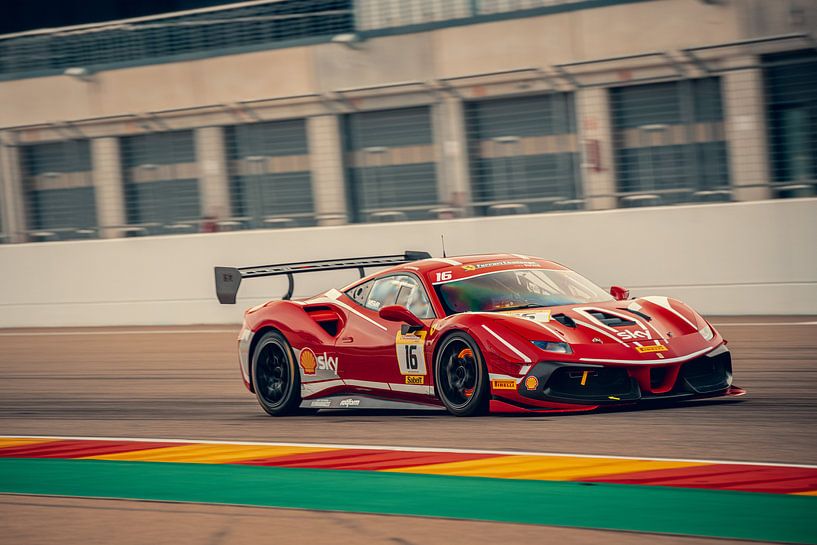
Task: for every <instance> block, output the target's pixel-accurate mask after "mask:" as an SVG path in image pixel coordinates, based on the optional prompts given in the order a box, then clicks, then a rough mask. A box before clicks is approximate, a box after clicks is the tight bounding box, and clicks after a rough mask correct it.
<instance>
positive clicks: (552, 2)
mask: <svg viewBox="0 0 817 545" xmlns="http://www.w3.org/2000/svg"><path fill="white" fill-rule="evenodd" d="M595 2H596V0H256V1H253V2H243V3H238V4H235V5H228V6H219V7H213V8H204V9H198V10H191V11H187V12H178V13H172V14H164V15H154V16H147V17H139V18H134V19H127V20H122V21H114V22H109V23H93V24H85V25H77V26H74V27H68V28H62V29H57V30H53V29H45V30H35V31H28V32H20V33H16V34H10V35H5V36H0V79H14V78H20V77H32V76H38V75H46V74H54V73H62V72H63V71H65V70H74V71H81V73H93V72H94V71H97V70H105V69H109V68H112V67H122V66H133V65H145V64H151V63H156V62H167V61H177V60H185V59H193V58H201V57H207V56H213V55H224V54H233V53H237V52H241V51H252V50H258V49H267V48H271V47H283V46H289V45H297V44H304V43H316V42H325V41H328V40H331V39H332V38H333V37H336V36H339V35H344V34H350V33H354V32H360V33H366V32H370V31H378V30H382V29H392V28H396V27H408V26H415V25H428V24H434V23H441V22H445V21H451V20H457V19H474V20H477V19H479V18H480V17H483V18H484V17H491V16H497V15H502V14H508V13H514V12H518V14H519V15H520V16H524V15H525V14H526V13H531V10H539V11H542V10H548V9H550V10H553V9H559V8H566V7H570V8H577V7H581V5H582V4H587V5H592V4H594V3H595Z"/></svg>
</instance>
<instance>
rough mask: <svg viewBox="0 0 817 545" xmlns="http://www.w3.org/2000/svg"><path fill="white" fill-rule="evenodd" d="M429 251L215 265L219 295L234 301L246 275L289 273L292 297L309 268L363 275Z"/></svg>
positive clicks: (425, 256) (224, 302)
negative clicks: (297, 277) (298, 276)
mask: <svg viewBox="0 0 817 545" xmlns="http://www.w3.org/2000/svg"><path fill="white" fill-rule="evenodd" d="M430 257H431V254H429V253H428V252H415V251H406V252H404V253H402V254H397V255H380V256H373V257H353V258H349V259H324V260H321V261H302V262H299V263H279V264H277V265H260V266H257V267H239V268H235V267H216V269H215V271H216V296H217V297H218V302H219V303H221V304H222V305H234V304H235V296H236V294H237V293H238V287H239V286H240V285H241V280H242V279H244V278H261V277H262V276H279V275H286V277H287V280H289V287H288V289H287V292H286V294H284V297H283V299H284V300H287V299H290V298H292V292H293V290H294V289H295V278H294V275H296V274H300V273H308V272H320V271H339V270H341V269H357V270H358V271H359V272H360V277H361V278H363V277H364V276H366V274H365V269H366V268H367V267H390V266H392V265H400V264H401V263H410V262H411V261H417V260H420V259H428V258H430Z"/></svg>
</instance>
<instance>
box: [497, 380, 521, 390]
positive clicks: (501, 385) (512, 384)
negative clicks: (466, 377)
mask: <svg viewBox="0 0 817 545" xmlns="http://www.w3.org/2000/svg"><path fill="white" fill-rule="evenodd" d="M491 388H493V389H494V390H516V381H514V380H492V381H491Z"/></svg>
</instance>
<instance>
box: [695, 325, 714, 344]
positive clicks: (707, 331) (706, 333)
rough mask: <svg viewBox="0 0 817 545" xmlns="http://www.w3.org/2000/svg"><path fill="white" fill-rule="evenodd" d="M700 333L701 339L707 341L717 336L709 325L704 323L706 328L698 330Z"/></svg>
mask: <svg viewBox="0 0 817 545" xmlns="http://www.w3.org/2000/svg"><path fill="white" fill-rule="evenodd" d="M698 333H700V334H701V337H703V338H704V340H705V341H711V340H712V338H713V337H714V336H715V332H714V331H712V328H711V327H709V324H707V323H704V326H703V327H702V328H701V329H699V330H698Z"/></svg>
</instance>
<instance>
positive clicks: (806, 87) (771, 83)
mask: <svg viewBox="0 0 817 545" xmlns="http://www.w3.org/2000/svg"><path fill="white" fill-rule="evenodd" d="M764 64H765V65H766V68H765V69H764V75H765V81H766V101H767V110H768V123H769V127H768V130H769V150H770V160H771V167H772V181H773V182H775V188H776V191H777V193H778V195H779V196H781V197H800V196H813V195H815V194H817V191H815V183H817V54H816V53H815V52H814V51H805V52H803V51H800V52H793V53H784V54H778V55H769V56H767V57H765V58H764Z"/></svg>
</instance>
